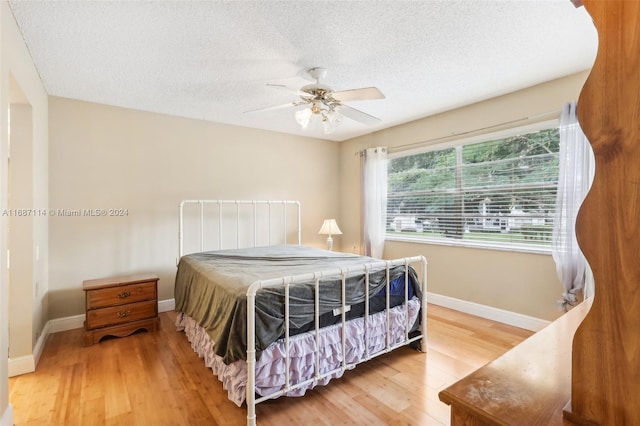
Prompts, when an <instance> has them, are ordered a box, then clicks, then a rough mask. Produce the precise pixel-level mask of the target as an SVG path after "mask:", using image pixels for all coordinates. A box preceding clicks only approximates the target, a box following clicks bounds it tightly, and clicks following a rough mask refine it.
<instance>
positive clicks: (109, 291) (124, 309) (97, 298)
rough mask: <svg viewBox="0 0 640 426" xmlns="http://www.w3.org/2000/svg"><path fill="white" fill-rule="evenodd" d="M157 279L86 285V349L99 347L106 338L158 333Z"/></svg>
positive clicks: (89, 282)
mask: <svg viewBox="0 0 640 426" xmlns="http://www.w3.org/2000/svg"><path fill="white" fill-rule="evenodd" d="M158 279H159V278H158V276H156V275H153V274H136V275H125V276H121V277H111V278H100V279H95V280H86V281H84V282H83V283H82V289H83V290H84V292H85V297H86V320H85V322H84V328H85V333H84V345H85V346H89V345H93V344H94V343H98V342H99V341H100V339H102V338H103V337H104V336H118V337H124V336H128V335H130V334H131V333H133V332H134V331H137V330H140V329H143V328H144V329H147V330H148V331H155V330H157V329H158V326H159V324H160V320H159V318H158Z"/></svg>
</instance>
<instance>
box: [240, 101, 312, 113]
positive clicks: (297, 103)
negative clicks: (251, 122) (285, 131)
mask: <svg viewBox="0 0 640 426" xmlns="http://www.w3.org/2000/svg"><path fill="white" fill-rule="evenodd" d="M305 103H306V102H289V103H287V104H282V105H274V106H270V107H266V108H258V109H252V110H249V111H243V114H248V113H252V112H262V111H271V110H274V109H282V108H289V107H295V106H299V105H302V104H305Z"/></svg>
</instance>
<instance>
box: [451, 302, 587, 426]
mask: <svg viewBox="0 0 640 426" xmlns="http://www.w3.org/2000/svg"><path fill="white" fill-rule="evenodd" d="M592 302H593V299H588V300H587V301H586V302H583V303H581V304H580V305H578V306H576V307H575V308H573V309H572V310H571V311H569V312H567V313H566V314H564V315H563V316H561V317H560V318H558V319H557V320H556V321H554V322H553V323H551V324H549V325H548V326H547V327H545V328H544V329H542V330H540V331H539V332H537V333H536V334H534V335H532V336H531V337H529V338H528V339H527V340H525V341H524V342H522V343H521V344H519V345H517V346H516V347H514V348H513V349H511V350H510V351H508V352H506V353H505V354H504V355H502V356H501V357H500V358H498V359H496V360H495V361H493V362H490V363H489V364H487V365H485V366H484V367H482V368H480V369H478V370H476V371H475V372H473V373H471V374H470V375H468V376H467V377H465V378H463V379H462V380H460V381H458V382H457V383H454V384H453V385H451V386H449V387H448V388H446V389H444V390H443V391H441V392H440V394H439V397H440V400H441V401H442V402H444V403H446V404H448V405H450V406H451V426H488V425H513V426H567V425H573V424H574V423H572V422H571V421H569V420H568V419H566V418H565V417H563V409H564V408H565V406H566V405H567V403H568V402H569V399H570V398H571V342H572V341H573V336H574V334H575V331H576V329H577V328H578V325H580V323H581V322H582V320H583V319H584V317H585V315H586V314H587V312H588V311H589V309H590V308H591V304H592Z"/></svg>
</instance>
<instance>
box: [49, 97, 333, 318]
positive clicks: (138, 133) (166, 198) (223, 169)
mask: <svg viewBox="0 0 640 426" xmlns="http://www.w3.org/2000/svg"><path fill="white" fill-rule="evenodd" d="M49 114H50V115H49V117H50V157H49V160H50V177H49V191H50V203H49V206H50V208H52V209H69V210H74V209H97V208H106V209H109V208H123V209H127V210H128V215H127V216H125V217H60V216H56V217H51V218H50V236H49V238H50V239H49V242H50V245H49V248H50V253H51V257H50V269H49V272H50V286H49V290H50V293H49V307H50V318H60V317H66V316H70V315H78V314H83V313H84V293H83V291H82V281H83V280H86V279H92V278H99V277H105V276H112V275H119V274H126V273H133V272H154V273H156V274H158V275H159V276H160V282H159V298H160V299H161V300H166V299H171V298H173V280H174V276H175V269H176V267H175V262H176V256H177V247H178V235H177V229H178V228H177V227H178V204H179V203H180V201H181V200H182V199H295V200H300V201H301V204H302V217H303V229H302V237H303V242H304V243H305V244H309V245H316V246H322V245H323V244H324V239H323V238H322V237H321V236H319V235H317V232H318V229H320V225H321V224H322V219H323V218H325V217H330V216H331V217H333V216H337V214H338V202H339V145H338V144H337V143H336V142H330V141H323V140H318V139H310V138H302V137H297V136H291V135H285V134H280V133H274V132H266V131H261V130H254V129H248V128H241V127H235V126H228V125H221V124H214V123H208V122H204V121H197V120H190V119H184V118H178V117H172V116H167V115H161V114H154V113H147V112H140V111H134V110H129V109H124V108H116V107H110V106H105V105H98V104H93V103H87V102H81V101H76V100H69V99H64V98H56V97H51V98H50V103H49Z"/></svg>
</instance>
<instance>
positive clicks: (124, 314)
mask: <svg viewBox="0 0 640 426" xmlns="http://www.w3.org/2000/svg"><path fill="white" fill-rule="evenodd" d="M130 313H131V311H130V310H126V311H120V312H118V317H119V318H125V317H128V316H129V314H130Z"/></svg>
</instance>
